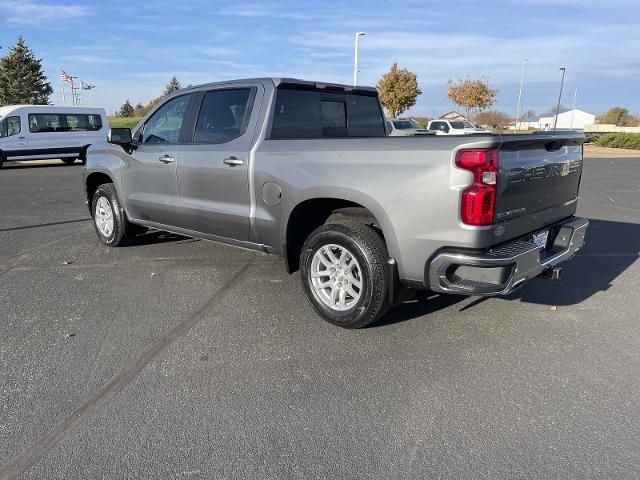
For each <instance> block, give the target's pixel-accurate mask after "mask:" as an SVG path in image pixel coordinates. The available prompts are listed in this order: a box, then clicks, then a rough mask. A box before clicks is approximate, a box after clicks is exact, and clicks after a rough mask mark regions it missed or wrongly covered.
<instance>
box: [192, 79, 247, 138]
mask: <svg viewBox="0 0 640 480" xmlns="http://www.w3.org/2000/svg"><path fill="white" fill-rule="evenodd" d="M251 94H252V90H251V89H250V88H237V89H228V90H213V91H211V92H207V93H206V94H205V96H204V101H203V102H202V107H201V108H200V113H199V114H198V123H197V124H196V135H195V142H196V143H224V142H228V141H230V140H233V139H234V138H237V137H239V136H240V135H242V134H243V133H244V132H245V130H246V128H247V121H248V120H249V115H250V113H251V105H250V99H251Z"/></svg>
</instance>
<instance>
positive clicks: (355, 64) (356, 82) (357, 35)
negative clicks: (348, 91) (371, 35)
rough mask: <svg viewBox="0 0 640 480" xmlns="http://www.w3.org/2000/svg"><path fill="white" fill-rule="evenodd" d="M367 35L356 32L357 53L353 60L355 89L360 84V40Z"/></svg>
mask: <svg viewBox="0 0 640 480" xmlns="http://www.w3.org/2000/svg"><path fill="white" fill-rule="evenodd" d="M363 35H366V32H356V44H355V52H354V58H353V86H354V87H355V86H356V85H357V84H358V39H359V38H360V37H361V36H363Z"/></svg>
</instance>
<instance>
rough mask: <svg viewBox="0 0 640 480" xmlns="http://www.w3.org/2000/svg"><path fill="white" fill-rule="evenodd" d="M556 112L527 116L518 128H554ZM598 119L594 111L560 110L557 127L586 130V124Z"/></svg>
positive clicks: (519, 123)
mask: <svg viewBox="0 0 640 480" xmlns="http://www.w3.org/2000/svg"><path fill="white" fill-rule="evenodd" d="M555 118H556V114H555V113H545V114H544V115H538V116H535V117H525V118H523V119H521V120H520V122H518V128H519V129H521V130H527V129H534V130H545V129H551V128H553V124H554V122H555ZM595 121H596V116H595V115H594V114H593V113H589V112H585V111H583V110H578V109H577V108H576V109H573V110H567V111H566V112H560V114H559V115H558V123H557V125H556V128H572V129H578V130H584V126H585V125H592V124H594V123H595Z"/></svg>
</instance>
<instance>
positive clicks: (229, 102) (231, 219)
mask: <svg viewBox="0 0 640 480" xmlns="http://www.w3.org/2000/svg"><path fill="white" fill-rule="evenodd" d="M200 95H201V99H202V100H201V104H200V108H199V109H197V108H196V112H198V113H197V117H195V128H194V131H193V141H192V142H191V143H189V142H186V143H185V144H183V145H182V146H181V150H180V159H179V161H178V192H179V196H180V208H181V211H182V215H181V223H180V226H181V227H183V228H186V229H189V230H195V231H197V232H202V233H207V234H211V235H216V236H220V237H226V238H233V239H237V240H247V239H248V238H249V215H250V210H251V201H250V196H249V151H250V150H251V146H252V144H253V137H254V135H257V123H258V117H259V113H260V112H259V110H260V106H261V105H262V99H263V97H264V87H263V86H262V85H260V84H247V85H246V86H244V85H234V86H233V87H227V88H217V89H212V90H208V91H206V92H201V93H200Z"/></svg>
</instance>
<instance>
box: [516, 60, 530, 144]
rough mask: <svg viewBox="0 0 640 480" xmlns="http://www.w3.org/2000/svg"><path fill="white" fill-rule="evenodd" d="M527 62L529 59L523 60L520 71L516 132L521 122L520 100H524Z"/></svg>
mask: <svg viewBox="0 0 640 480" xmlns="http://www.w3.org/2000/svg"><path fill="white" fill-rule="evenodd" d="M526 63H527V59H526V58H525V59H524V60H522V71H521V72H520V91H519V92H518V110H517V112H516V133H518V126H519V124H520V117H521V113H522V112H521V111H520V100H522V85H523V84H524V66H525V65H526Z"/></svg>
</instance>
